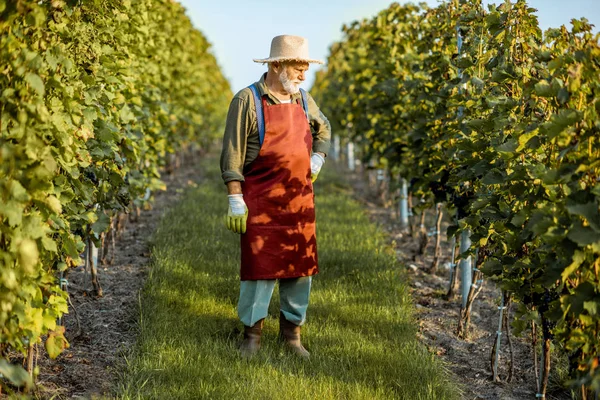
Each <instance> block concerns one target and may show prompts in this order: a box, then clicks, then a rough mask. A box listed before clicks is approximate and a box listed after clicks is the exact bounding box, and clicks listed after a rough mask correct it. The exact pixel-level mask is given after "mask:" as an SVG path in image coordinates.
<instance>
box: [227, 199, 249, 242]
mask: <svg viewBox="0 0 600 400" xmlns="http://www.w3.org/2000/svg"><path fill="white" fill-rule="evenodd" d="M227 198H228V199H229V210H228V211H227V217H225V226H227V229H229V230H230V231H232V232H235V233H246V221H247V220H248V207H246V203H245V202H244V195H243V194H230V195H228V196H227Z"/></svg>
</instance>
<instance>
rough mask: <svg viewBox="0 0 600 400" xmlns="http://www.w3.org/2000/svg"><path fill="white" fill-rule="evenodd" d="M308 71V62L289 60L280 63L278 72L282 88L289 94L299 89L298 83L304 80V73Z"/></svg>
mask: <svg viewBox="0 0 600 400" xmlns="http://www.w3.org/2000/svg"><path fill="white" fill-rule="evenodd" d="M306 71H308V63H301V62H291V63H285V64H282V65H281V71H280V72H279V81H280V82H281V84H282V85H283V88H284V89H285V91H286V92H288V93H289V94H295V93H298V92H299V91H300V84H301V83H302V82H304V79H306V77H305V73H306Z"/></svg>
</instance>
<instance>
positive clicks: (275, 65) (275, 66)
mask: <svg viewBox="0 0 600 400" xmlns="http://www.w3.org/2000/svg"><path fill="white" fill-rule="evenodd" d="M272 67H273V72H275V73H279V68H281V63H280V62H277V61H276V62H274V63H272Z"/></svg>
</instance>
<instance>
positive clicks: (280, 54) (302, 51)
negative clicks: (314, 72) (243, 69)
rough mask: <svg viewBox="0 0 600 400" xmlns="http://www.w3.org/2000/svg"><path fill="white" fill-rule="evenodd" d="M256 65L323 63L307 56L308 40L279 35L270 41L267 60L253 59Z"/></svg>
mask: <svg viewBox="0 0 600 400" xmlns="http://www.w3.org/2000/svg"><path fill="white" fill-rule="evenodd" d="M253 60H254V62H257V63H270V62H280V61H303V62H307V63H316V64H324V63H323V61H320V60H313V59H311V58H310V57H309V56H308V40H306V39H305V38H303V37H300V36H291V35H280V36H275V37H274V38H273V40H272V41H271V54H269V58H263V59H256V58H255V59H253Z"/></svg>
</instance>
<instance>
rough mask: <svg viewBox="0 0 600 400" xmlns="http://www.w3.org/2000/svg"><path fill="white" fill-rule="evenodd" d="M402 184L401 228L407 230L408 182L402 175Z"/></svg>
mask: <svg viewBox="0 0 600 400" xmlns="http://www.w3.org/2000/svg"><path fill="white" fill-rule="evenodd" d="M400 182H402V186H401V188H400V229H401V230H402V231H406V230H407V229H408V182H407V181H406V179H404V178H402V177H400Z"/></svg>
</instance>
